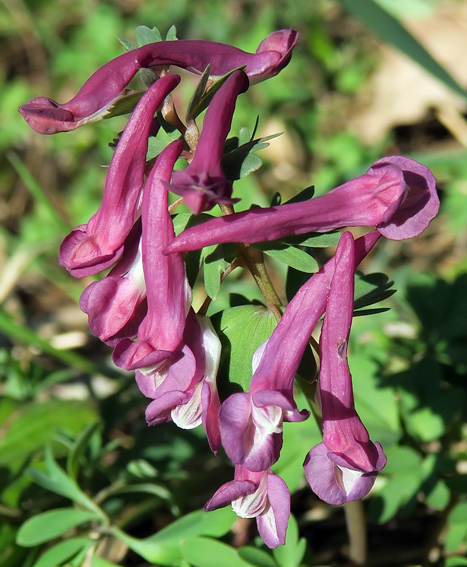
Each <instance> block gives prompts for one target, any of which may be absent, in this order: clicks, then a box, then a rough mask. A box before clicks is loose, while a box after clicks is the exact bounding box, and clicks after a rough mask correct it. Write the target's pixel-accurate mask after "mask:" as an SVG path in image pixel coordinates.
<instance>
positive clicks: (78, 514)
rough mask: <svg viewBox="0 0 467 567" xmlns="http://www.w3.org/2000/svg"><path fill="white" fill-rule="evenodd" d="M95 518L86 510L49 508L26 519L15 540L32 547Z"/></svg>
mask: <svg viewBox="0 0 467 567" xmlns="http://www.w3.org/2000/svg"><path fill="white" fill-rule="evenodd" d="M95 519H96V515H95V514H93V513H92V512H89V511H88V510H78V509H77V508H60V509H59V510H49V511H48V512H43V513H42V514H37V516H33V517H32V518H29V519H28V520H26V521H25V522H24V524H23V525H22V526H21V527H20V529H19V530H18V535H17V538H16V542H17V543H18V545H22V546H24V547H34V546H35V545H39V544H40V543H44V542H45V541H49V540H51V539H54V538H56V537H58V536H60V535H62V534H64V533H65V532H66V531H68V530H69V529H71V528H74V527H76V526H79V525H81V524H84V523H86V522H90V521H92V520H95Z"/></svg>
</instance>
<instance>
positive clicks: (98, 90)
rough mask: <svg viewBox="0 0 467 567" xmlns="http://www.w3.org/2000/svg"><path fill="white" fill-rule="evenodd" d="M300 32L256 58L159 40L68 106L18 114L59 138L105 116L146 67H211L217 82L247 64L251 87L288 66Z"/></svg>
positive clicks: (124, 59) (288, 33) (40, 104)
mask: <svg viewBox="0 0 467 567" xmlns="http://www.w3.org/2000/svg"><path fill="white" fill-rule="evenodd" d="M297 41H298V32H296V31H294V30H292V29H289V30H280V31H276V32H274V33H272V34H270V35H269V36H268V37H267V38H266V39H264V40H263V41H262V42H261V43H260V45H259V47H258V49H257V51H256V53H246V52H245V51H242V50H241V49H237V48H236V47H232V46H230V45H225V44H222V43H216V42H213V41H202V40H180V41H160V42H157V43H150V44H148V45H144V46H142V47H139V48H138V49H134V50H132V51H129V52H128V53H124V54H123V55H120V56H119V57H117V58H115V59H113V60H112V61H109V63H107V64H105V65H104V66H103V67H101V68H100V69H99V70H97V71H96V72H95V73H94V74H93V75H92V76H91V77H90V78H89V79H88V80H87V81H86V83H85V84H84V85H83V87H82V88H81V89H80V91H79V92H78V94H77V95H76V96H75V97H74V98H72V99H71V100H70V101H69V102H67V103H64V104H58V103H56V102H55V101H54V100H52V99H50V98H46V97H37V98H33V99H32V100H30V101H29V102H27V103H26V104H23V105H22V106H20V108H19V111H20V112H21V114H22V115H23V117H24V119H25V120H26V122H28V124H29V126H31V128H33V129H34V130H36V131H37V132H39V133H40V134H55V133H56V132H64V131H69V130H74V129H75V128H77V127H79V126H82V125H84V124H87V123H89V122H94V121H96V120H100V119H101V118H103V117H105V116H106V115H107V114H108V113H109V111H110V108H111V107H112V106H113V105H114V104H115V103H116V102H117V101H118V99H120V98H121V97H123V96H124V95H125V91H126V87H127V86H128V84H129V82H130V81H131V79H132V78H133V77H134V75H135V74H136V73H137V72H138V71H139V69H142V68H150V67H156V66H159V65H175V66H177V67H181V68H184V69H188V70H189V71H192V72H195V73H202V72H203V71H204V70H205V69H206V67H207V66H208V64H210V65H211V74H212V76H215V77H220V76H222V75H225V74H226V73H228V72H229V71H232V70H233V69H236V68H238V67H243V66H245V65H246V70H245V72H246V74H247V75H248V77H249V79H250V82H251V83H252V84H253V83H257V82H260V81H263V80H265V79H268V78H269V77H273V76H274V75H276V74H277V73H279V71H281V70H282V69H283V68H284V67H285V66H286V65H287V63H288V62H289V61H290V58H291V54H292V49H293V48H294V46H295V44H296V43H297Z"/></svg>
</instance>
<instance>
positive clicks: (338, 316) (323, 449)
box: [304, 232, 386, 504]
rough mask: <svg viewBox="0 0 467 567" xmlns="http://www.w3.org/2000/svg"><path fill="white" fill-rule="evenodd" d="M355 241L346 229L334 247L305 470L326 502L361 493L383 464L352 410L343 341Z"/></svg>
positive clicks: (349, 308)
mask: <svg viewBox="0 0 467 567" xmlns="http://www.w3.org/2000/svg"><path fill="white" fill-rule="evenodd" d="M354 266H355V261H354V241H353V237H352V235H351V234H350V233H349V232H344V233H343V234H342V236H341V239H340V241H339V245H338V247H337V251H336V261H335V270H334V275H333V277H332V282H331V289H330V292H329V298H328V301H327V307H326V314H325V316H324V322H323V327H322V330H321V339H320V360H321V368H320V376H319V396H318V401H319V404H320V406H321V412H322V428H323V442H322V443H320V444H319V445H317V446H316V447H314V448H313V449H312V450H311V451H310V452H309V454H308V456H307V458H306V460H305V464H304V468H305V474H306V478H307V480H308V482H309V483H310V486H311V488H312V490H313V491H314V492H315V493H316V494H317V495H318V496H319V497H320V498H321V499H322V500H324V501H325V502H328V503H329V504H343V503H345V502H349V501H351V500H358V499H359V498H362V497H363V496H365V495H366V494H367V493H368V492H369V491H370V489H371V487H372V486H373V483H374V481H375V478H376V476H377V474H378V471H380V470H381V469H382V468H383V467H384V466H385V465H386V456H385V455H384V452H383V449H382V447H381V445H380V444H379V443H372V442H371V441H370V438H369V435H368V431H367V430H366V428H365V426H364V425H363V423H362V422H361V420H360V418H359V416H358V414H357V412H356V411H355V406H354V399H353V392H352V377H351V375H350V370H349V365H348V362H347V344H348V340H349V334H350V327H351V324H352V311H353V298H354V269H355V268H354Z"/></svg>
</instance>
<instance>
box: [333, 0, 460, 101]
mask: <svg viewBox="0 0 467 567" xmlns="http://www.w3.org/2000/svg"><path fill="white" fill-rule="evenodd" d="M341 2H342V4H343V5H344V6H345V8H346V9H347V10H348V11H349V12H350V13H351V14H353V15H354V16H356V17H357V18H359V19H360V20H361V21H362V23H363V24H364V25H365V26H366V27H367V28H368V29H369V30H370V31H372V32H374V33H375V34H376V35H377V36H379V38H380V39H381V40H382V41H385V42H387V43H389V44H391V45H393V46H394V47H396V48H397V49H399V50H400V51H402V52H403V53H405V55H407V56H408V57H410V58H411V59H413V60H414V61H415V62H416V63H417V64H418V65H420V66H421V67H423V68H424V69H425V70H426V71H428V72H429V73H431V74H432V75H433V76H434V77H436V78H437V79H439V80H440V81H442V82H443V83H444V84H445V85H447V86H448V87H449V88H450V89H452V90H453V91H454V92H456V93H457V94H459V95H461V96H462V97H464V98H467V92H466V91H465V89H463V88H462V87H461V86H460V85H459V83H457V81H456V80H455V79H454V78H453V77H452V76H451V75H450V74H449V73H448V72H447V71H446V70H445V69H444V67H442V66H441V65H440V64H439V63H438V62H437V61H436V60H435V59H433V57H432V56H431V55H430V54H429V53H428V51H426V49H425V48H424V47H423V46H422V45H421V44H420V43H419V42H418V41H417V40H416V39H415V38H414V37H413V36H412V34H411V33H410V32H409V31H407V29H406V28H405V27H404V26H403V25H402V24H401V23H400V22H399V21H398V20H397V19H396V18H394V17H393V16H391V15H390V14H389V13H388V12H386V10H384V9H383V8H381V6H379V5H378V4H377V3H376V2H375V1H373V0H341Z"/></svg>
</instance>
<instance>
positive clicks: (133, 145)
mask: <svg viewBox="0 0 467 567" xmlns="http://www.w3.org/2000/svg"><path fill="white" fill-rule="evenodd" d="M179 81H180V77H178V76H176V75H168V76H166V77H164V78H162V79H160V80H159V81H157V82H156V83H155V84H154V85H153V86H152V87H151V88H150V89H149V90H148V91H147V92H146V93H145V95H144V96H143V97H142V98H141V100H140V101H139V103H138V106H137V107H136V108H135V110H134V112H133V114H132V115H131V118H130V120H129V121H128V124H127V125H126V128H125V130H124V132H123V134H122V136H121V138H120V140H119V142H118V145H117V147H116V149H115V152H114V155H113V157H112V160H111V162H110V167H109V171H108V173H107V179H106V182H105V188H104V196H103V199H102V204H101V206H100V208H99V210H98V211H97V213H96V214H95V215H94V216H93V217H91V219H90V220H89V222H88V223H87V224H86V225H81V226H78V227H77V228H76V229H75V230H73V232H71V233H70V234H69V235H68V236H67V237H66V238H65V240H64V241H63V243H62V245H61V247H60V264H61V265H62V266H65V267H66V268H67V270H68V271H69V272H70V273H71V274H72V275H73V276H76V277H83V276H88V275H91V274H95V273H97V272H99V271H101V270H104V269H105V268H107V267H109V266H110V265H112V264H113V263H114V262H115V261H116V260H117V259H118V258H119V256H120V255H121V254H122V252H123V244H124V242H125V239H126V237H127V236H128V234H129V232H130V230H131V228H132V226H133V225H134V223H135V220H136V218H137V215H138V204H139V201H140V194H141V190H142V187H143V183H144V174H145V168H146V152H147V144H148V136H149V133H150V130H151V128H152V119H153V116H154V112H155V111H156V110H157V108H158V107H159V106H160V105H161V103H162V101H163V100H164V98H165V97H166V96H167V94H168V93H169V92H170V91H172V90H173V89H174V88H175V87H176V85H178V83H179ZM180 152H181V149H180ZM170 173H171V171H170ZM169 179H170V177H169Z"/></svg>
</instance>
